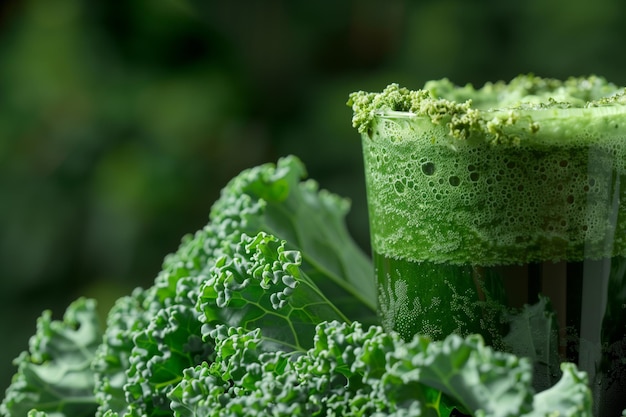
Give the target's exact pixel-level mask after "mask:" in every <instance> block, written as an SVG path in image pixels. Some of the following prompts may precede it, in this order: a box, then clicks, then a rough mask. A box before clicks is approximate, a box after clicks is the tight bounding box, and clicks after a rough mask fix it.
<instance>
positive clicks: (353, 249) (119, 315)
mask: <svg viewBox="0 0 626 417" xmlns="http://www.w3.org/2000/svg"><path fill="white" fill-rule="evenodd" d="M303 175H304V167H303V166H302V164H301V162H300V161H299V160H297V159H296V158H295V157H289V158H285V159H282V160H280V161H279V162H278V164H277V165H271V164H267V165H263V166H260V167H257V168H253V169H251V170H247V171H244V172H243V173H242V174H241V175H240V176H238V177H236V178H235V179H233V180H232V181H231V182H230V183H229V184H228V185H227V186H226V187H225V189H224V191H223V193H222V195H221V197H220V199H219V200H218V201H217V202H216V203H215V204H214V206H213V208H212V210H211V215H210V222H209V224H207V225H206V226H205V227H204V228H203V229H201V230H200V231H198V232H197V233H196V234H195V235H193V236H187V237H185V238H184V239H183V242H182V243H181V245H180V247H179V249H178V251H177V252H176V253H174V254H172V255H170V256H168V257H167V258H166V259H165V261H164V264H163V270H162V271H161V272H160V273H159V275H158V276H157V277H156V279H155V281H154V285H153V286H151V287H150V288H147V289H141V288H138V289H136V290H135V291H133V293H132V294H130V295H128V296H126V297H122V298H120V299H119V300H118V301H117V302H116V304H115V305H114V306H113V307H112V309H111V310H110V312H109V314H108V318H107V327H106V330H105V331H104V333H102V332H101V331H100V329H99V326H98V323H97V319H96V313H95V302H94V301H93V300H85V299H79V300H78V301H76V302H75V303H73V304H72V305H70V306H69V307H68V309H67V312H66V314H65V317H64V319H63V321H53V320H51V315H50V312H45V313H44V314H43V316H42V317H41V318H40V320H39V322H38V327H37V333H36V335H35V336H34V337H33V338H32V339H31V344H30V349H29V352H24V353H23V354H22V355H20V356H19V357H18V358H17V359H16V361H15V363H16V365H17V366H18V372H17V374H16V376H15V377H14V380H13V384H12V385H11V387H10V388H9V389H8V390H7V393H6V397H5V399H4V400H3V402H2V404H1V405H0V413H1V414H2V415H5V416H12V417H18V416H20V417H21V416H31V417H46V416H54V417H74V416H78V417H80V416H98V417H135V416H137V417H138V416H180V417H184V416H197V417H200V416H244V415H246V416H282V415H285V416H286V415H289V416H293V415H307V416H316V415H317V416H377V417H382V416H449V415H451V413H453V411H454V410H458V411H461V412H465V413H471V414H473V415H475V416H529V417H538V416H544V415H547V414H549V413H556V414H558V415H560V416H582V417H585V416H591V412H590V409H591V408H590V407H591V406H590V402H591V401H590V394H589V390H588V388H587V385H586V376H585V374H583V373H579V372H578V371H576V369H575V367H574V366H573V365H569V364H567V365H566V366H564V368H563V377H562V378H561V380H560V381H559V382H558V383H557V384H556V385H554V387H552V388H550V389H548V390H546V391H543V392H541V393H539V394H536V393H535V391H534V389H533V387H532V385H531V383H532V367H531V365H530V360H529V359H527V358H520V357H518V356H514V355H512V354H507V353H501V352H497V351H494V350H493V349H491V348H489V347H487V346H485V344H484V342H483V340H482V338H480V337H478V336H469V337H467V338H462V337H460V336H450V337H449V338H447V339H446V340H444V341H439V342H434V341H431V340H430V339H428V338H427V337H425V336H416V337H415V338H414V339H413V340H411V341H408V342H407V341H404V340H402V339H401V338H400V336H399V335H398V334H396V333H385V332H384V331H383V330H382V328H381V327H379V326H377V325H370V324H369V323H368V322H370V323H371V321H372V318H373V317H374V314H375V311H374V310H375V309H374V307H373V306H374V296H373V293H372V291H371V285H372V284H373V283H372V282H371V280H372V277H373V273H372V270H371V269H372V267H371V264H370V261H369V260H368V258H367V257H366V256H365V255H364V254H363V253H362V252H360V250H359V249H358V247H357V246H356V245H355V244H354V242H352V240H351V239H350V236H349V235H348V233H347V230H346V229H345V225H344V224H343V218H344V216H345V214H346V211H347V208H348V205H347V202H346V201H345V200H343V199H341V198H339V197H337V196H335V195H332V194H330V193H328V192H325V191H320V190H318V188H317V185H316V184H315V183H313V182H311V181H304V182H301V181H300V179H301V177H302V176H303ZM556 414H555V415H556Z"/></svg>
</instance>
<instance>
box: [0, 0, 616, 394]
mask: <svg viewBox="0 0 626 417" xmlns="http://www.w3.org/2000/svg"><path fill="white" fill-rule="evenodd" d="M0 4H1V6H0V334H1V335H2V336H3V340H2V343H0V359H1V363H0V390H2V391H3V390H4V388H6V386H7V385H8V383H9V380H10V376H11V375H12V374H13V372H14V368H13V366H12V365H11V360H12V358H14V357H15V356H17V354H18V353H19V352H20V351H21V350H23V349H25V348H26V347H27V343H28V337H29V336H30V335H31V334H33V333H34V330H35V320H36V317H37V316H39V314H40V313H41V311H42V310H44V309H52V310H53V312H54V314H55V316H56V317H60V316H61V315H62V313H63V311H64V309H65V306H66V305H67V304H68V303H69V302H70V301H72V300H73V299H75V298H76V297H78V296H81V295H86V296H91V297H95V298H97V299H98V300H99V303H100V307H101V309H102V312H103V314H104V313H105V312H106V309H108V307H109V306H110V305H111V303H112V302H113V300H114V299H115V298H117V297H118V296H120V295H123V294H126V293H128V292H129V291H130V290H131V289H132V288H134V287H135V286H138V285H141V286H148V285H150V283H151V281H152V280H153V279H154V277H155V276H156V274H157V272H158V270H159V269H160V265H161V261H162V259H163V257H164V256H165V255H166V254H167V253H169V252H172V251H174V250H176V248H177V246H178V244H179V242H180V239H181V237H182V236H183V235H184V234H185V233H189V232H193V231H195V230H196V229H198V228H200V227H201V226H202V225H204V224H205V223H206V221H207V216H208V212H209V208H210V206H211V204H212V202H213V201H214V200H215V199H216V198H217V196H218V193H219V190H220V189H221V187H223V186H224V185H225V183H226V182H227V181H228V180H229V179H230V178H231V177H233V176H234V175H236V174H237V173H238V172H239V171H241V170H242V169H244V168H247V167H251V166H253V165H257V164H260V163H263V162H268V161H276V159H277V158H279V157H280V156H283V155H286V154H296V155H298V156H299V157H300V158H301V159H303V161H304V162H305V163H306V165H307V167H308V170H309V175H310V176H311V177H313V178H315V179H316V180H318V182H320V184H321V186H322V187H324V188H327V189H330V190H331V191H333V192H336V193H339V194H342V195H344V196H347V197H349V198H351V199H352V201H353V210H352V212H351V213H350V215H349V218H348V222H349V227H350V229H351V230H352V232H353V234H354V236H355V237H356V239H357V240H358V242H359V243H360V244H361V245H362V246H363V247H364V249H365V250H368V249H367V248H368V230H367V213H366V207H365V191H364V184H363V176H362V172H361V170H362V166H361V154H360V152H361V151H360V143H359V138H358V135H357V134H356V132H355V131H354V130H353V129H352V128H351V126H350V118H351V111H350V109H349V108H347V107H346V106H345V102H346V100H347V97H348V94H349V93H350V92H352V91H355V90H370V91H374V90H375V91H379V90H381V89H382V88H384V87H385V86H386V85H387V84H389V83H391V82H398V83H400V84H402V85H404V86H407V87H410V88H419V87H421V86H422V85H423V84H424V82H425V81H427V80H429V79H435V78H442V77H448V78H450V79H451V80H452V81H454V82H455V83H457V84H465V83H468V82H470V83H473V84H475V85H482V84H483V83H484V82H486V81H495V80H499V79H505V80H508V79H510V78H512V77H513V76H515V75H517V74H518V73H526V72H533V73H535V74H538V75H542V76H549V77H558V78H564V77H567V76H570V75H587V74H591V73H595V74H598V75H603V76H605V77H606V78H608V79H609V80H611V81H614V82H615V83H619V84H621V85H626V56H625V55H624V53H623V51H622V49H623V44H624V41H626V25H625V24H624V17H626V2H623V1H621V0H595V1H594V2H586V1H582V0H556V1H551V2H546V1H544V0H529V1H525V2H515V1H511V2H504V1H500V0H487V1H478V0H473V1H472V0H440V1H435V0H431V1H412V2H411V1H401V0H384V1H383V0H377V1H373V0H366V1H356V0H353V1H341V0H320V1H315V2H304V1H287V0H268V1H264V2H259V1H257V2H253V1H238V2H234V1H230V2H229V1H222V2H213V1H208V0H207V1H200V0H198V1H192V0H190V1H183V0H178V1H175V0H160V1H148V0H126V1H103V0H22V1H15V0H14V1H4V2H1V3H0Z"/></svg>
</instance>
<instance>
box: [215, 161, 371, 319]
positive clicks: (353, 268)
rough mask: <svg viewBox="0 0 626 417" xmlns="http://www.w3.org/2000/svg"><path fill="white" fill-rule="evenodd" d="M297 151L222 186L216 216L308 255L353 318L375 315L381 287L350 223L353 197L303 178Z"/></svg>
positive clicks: (307, 266) (311, 271) (306, 265)
mask: <svg viewBox="0 0 626 417" xmlns="http://www.w3.org/2000/svg"><path fill="white" fill-rule="evenodd" d="M305 176H306V169H305V167H304V165H303V164H302V162H301V161H300V160H299V159H298V158H296V157H295V156H288V157H285V158H282V159H280V160H279V161H278V163H277V164H276V165H274V164H264V165H260V166H257V167H254V168H251V169H248V170H245V171H243V172H242V173H241V174H239V175H238V176H237V177H235V178H233V179H232V180H231V181H230V182H229V183H228V185H227V186H226V187H224V189H223V190H222V194H221V197H220V198H219V200H218V201H216V202H215V204H214V205H213V207H212V209H211V221H212V222H213V223H215V224H221V225H223V227H224V228H226V229H227V228H234V229H235V230H236V231H238V232H244V233H246V234H248V235H250V236H254V235H256V234H257V233H258V232H261V231H262V232H266V233H268V234H271V235H274V236H276V237H278V238H279V239H282V240H285V241H287V245H288V246H289V248H290V249H297V250H298V251H300V252H301V253H302V256H303V266H302V268H303V270H304V271H305V272H306V273H307V274H308V275H309V276H310V277H311V278H312V279H313V280H314V281H315V284H316V285H317V286H318V287H319V288H320V289H321V290H322V292H323V293H324V294H327V295H328V296H329V297H331V295H332V298H331V301H332V302H333V303H334V304H335V305H337V307H339V309H340V310H342V311H343V313H344V314H345V315H346V316H348V317H349V318H350V319H352V320H354V319H359V320H361V321H363V320H368V321H370V322H374V321H375V315H376V313H375V312H376V304H377V303H376V287H375V282H374V272H373V267H372V264H371V261H370V259H369V258H368V257H367V256H366V255H365V254H364V253H363V251H362V250H361V249H360V248H359V247H358V246H357V245H356V243H355V242H354V241H353V239H352V238H351V236H350V234H349V233H348V230H347V228H346V225H345V221H344V219H345V216H346V214H347V212H348V210H349V209H350V204H349V202H348V200H346V199H344V198H341V197H339V196H337V195H335V194H332V193H330V192H328V191H326V190H320V189H319V186H318V184H317V183H316V182H315V181H313V180H305V181H303V180H302V179H303V178H304V177H305Z"/></svg>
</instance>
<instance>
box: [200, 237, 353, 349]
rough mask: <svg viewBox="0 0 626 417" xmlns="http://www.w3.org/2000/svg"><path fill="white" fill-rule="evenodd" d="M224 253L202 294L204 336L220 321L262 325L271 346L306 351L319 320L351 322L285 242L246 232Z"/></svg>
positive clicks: (254, 326) (205, 283) (232, 323)
mask: <svg viewBox="0 0 626 417" xmlns="http://www.w3.org/2000/svg"><path fill="white" fill-rule="evenodd" d="M224 252H225V254H224V256H222V257H221V258H219V259H218V260H217V261H216V263H215V266H214V268H213V269H212V270H211V273H210V275H209V277H208V279H207V280H206V281H205V282H204V284H203V285H202V287H201V290H200V295H199V297H198V304H197V309H198V310H199V311H201V312H202V315H201V316H200V319H201V320H202V321H204V322H205V323H206V325H205V327H203V330H202V332H203V334H204V335H205V336H207V335H208V334H209V333H210V332H211V331H212V330H213V328H214V327H215V326H216V325H220V324H226V325H228V326H231V327H243V328H245V329H248V330H253V329H256V328H260V329H262V331H263V336H264V340H265V341H266V345H267V347H266V348H267V349H281V350H288V351H291V350H304V349H306V348H308V347H309V346H310V345H311V343H312V342H313V335H314V334H315V326H316V325H317V324H318V323H320V322H322V321H324V320H340V321H347V318H346V317H345V316H343V314H342V313H341V312H340V311H339V310H338V309H337V308H336V307H335V306H334V305H333V304H332V303H331V302H330V301H329V300H328V299H327V298H326V297H325V296H324V295H322V293H321V292H320V290H319V289H318V288H317V287H316V286H315V284H314V283H313V282H312V281H311V279H310V278H308V276H307V275H306V274H305V273H304V272H303V271H301V269H300V265H301V264H302V258H301V254H300V252H298V251H294V250H288V249H287V248H286V242H285V241H281V240H279V239H278V238H276V237H274V236H271V235H268V234H266V233H263V232H261V233H259V234H257V235H256V236H254V237H251V236H247V235H245V234H244V235H241V240H240V241H239V242H237V243H236V244H232V245H231V247H230V248H229V249H228V250H226V248H225V249H224ZM270 345H272V346H271V347H270Z"/></svg>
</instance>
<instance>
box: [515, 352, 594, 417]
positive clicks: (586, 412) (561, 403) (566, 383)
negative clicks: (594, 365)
mask: <svg viewBox="0 0 626 417" xmlns="http://www.w3.org/2000/svg"><path fill="white" fill-rule="evenodd" d="M561 371H562V377H561V379H560V380H559V381H558V382H557V383H556V384H555V385H554V386H552V387H551V388H549V389H547V390H545V391H542V392H540V393H539V394H537V395H535V398H534V401H533V411H532V412H531V413H528V414H524V417H545V416H559V417H593V413H592V412H591V410H592V396H591V391H590V390H589V388H588V382H589V379H588V378H587V374H586V373H585V372H582V371H579V370H578V369H577V368H576V366H575V365H574V364H571V363H563V364H562V365H561Z"/></svg>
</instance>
